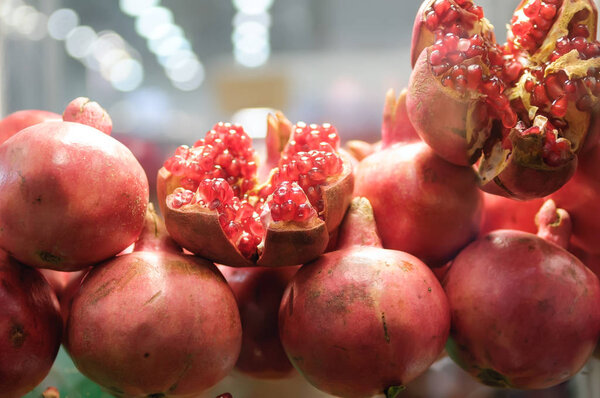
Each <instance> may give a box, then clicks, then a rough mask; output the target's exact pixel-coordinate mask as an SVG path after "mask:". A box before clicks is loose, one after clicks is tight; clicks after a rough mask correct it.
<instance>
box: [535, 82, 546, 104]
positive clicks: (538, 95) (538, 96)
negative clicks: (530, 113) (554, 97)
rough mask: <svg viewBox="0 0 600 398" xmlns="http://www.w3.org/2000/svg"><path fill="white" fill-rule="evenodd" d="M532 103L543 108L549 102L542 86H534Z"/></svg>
mask: <svg viewBox="0 0 600 398" xmlns="http://www.w3.org/2000/svg"><path fill="white" fill-rule="evenodd" d="M532 102H533V103H534V104H535V105H537V106H540V107H543V106H545V105H546V104H548V103H549V102H550V100H549V99H548V96H547V95H546V89H545V88H544V86H543V85H542V84H538V85H536V86H535V88H534V89H533V98H532Z"/></svg>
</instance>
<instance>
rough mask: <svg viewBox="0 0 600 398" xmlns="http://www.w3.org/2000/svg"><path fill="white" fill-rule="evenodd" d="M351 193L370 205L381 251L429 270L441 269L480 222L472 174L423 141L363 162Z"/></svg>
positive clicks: (479, 202) (477, 192) (472, 236)
mask: <svg viewBox="0 0 600 398" xmlns="http://www.w3.org/2000/svg"><path fill="white" fill-rule="evenodd" d="M354 195H355V196H364V197H366V198H367V199H369V201H370V202H371V205H372V206H373V210H374V212H375V221H376V223H377V230H378V232H379V235H380V236H381V240H382V241H383V247H385V248H387V249H394V250H401V251H405V252H407V253H410V254H412V255H414V256H416V257H419V258H420V259H421V260H422V261H424V262H425V263H426V264H427V265H429V266H430V267H438V266H442V265H443V264H445V263H446V262H447V261H448V260H450V259H451V258H452V257H454V255H455V254H456V253H458V251H460V250H461V249H462V248H463V247H464V246H466V245H467V244H468V243H469V242H471V241H472V240H473V239H475V237H476V236H477V233H478V230H479V224H480V222H481V211H482V205H483V199H482V193H481V191H480V190H479V188H478V186H477V179H476V176H475V173H474V172H473V170H472V169H471V168H468V167H462V166H456V165H453V164H450V163H448V162H446V161H444V160H443V159H442V158H440V157H438V156H436V155H435V154H434V153H433V151H432V150H431V148H430V147H429V146H428V145H426V144H425V143H423V142H415V143H412V144H408V145H401V144H396V145H393V146H391V147H389V148H387V149H384V150H381V151H379V152H376V153H374V154H372V155H370V156H368V157H366V158H365V159H363V161H362V162H361V163H360V164H359V166H358V168H357V170H356V175H355V188H354Z"/></svg>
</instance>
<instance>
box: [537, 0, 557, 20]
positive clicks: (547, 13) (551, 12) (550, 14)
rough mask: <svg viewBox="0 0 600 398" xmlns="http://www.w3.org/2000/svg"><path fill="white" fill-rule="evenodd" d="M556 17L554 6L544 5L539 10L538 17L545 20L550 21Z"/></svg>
mask: <svg viewBox="0 0 600 398" xmlns="http://www.w3.org/2000/svg"><path fill="white" fill-rule="evenodd" d="M555 15H556V6H555V5H554V4H548V3H544V4H542V7H541V8H540V16H541V17H542V18H544V19H546V20H552V19H553V18H554V16H555Z"/></svg>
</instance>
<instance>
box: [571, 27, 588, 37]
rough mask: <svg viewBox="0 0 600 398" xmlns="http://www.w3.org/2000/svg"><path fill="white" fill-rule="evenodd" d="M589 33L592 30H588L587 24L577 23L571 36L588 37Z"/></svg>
mask: <svg viewBox="0 0 600 398" xmlns="http://www.w3.org/2000/svg"><path fill="white" fill-rule="evenodd" d="M589 35H590V31H589V30H588V28H587V26H585V25H581V24H579V25H575V26H574V27H573V29H572V30H571V32H570V36H571V37H583V38H586V39H587V38H588V36H589Z"/></svg>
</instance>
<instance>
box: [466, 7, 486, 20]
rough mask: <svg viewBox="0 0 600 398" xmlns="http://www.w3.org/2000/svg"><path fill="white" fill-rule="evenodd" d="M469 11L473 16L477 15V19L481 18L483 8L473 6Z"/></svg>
mask: <svg viewBox="0 0 600 398" xmlns="http://www.w3.org/2000/svg"><path fill="white" fill-rule="evenodd" d="M469 11H470V12H471V13H473V14H475V15H477V19H481V18H483V8H481V7H479V6H473V7H472V8H471V9H469Z"/></svg>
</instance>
